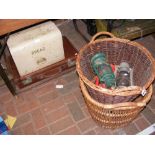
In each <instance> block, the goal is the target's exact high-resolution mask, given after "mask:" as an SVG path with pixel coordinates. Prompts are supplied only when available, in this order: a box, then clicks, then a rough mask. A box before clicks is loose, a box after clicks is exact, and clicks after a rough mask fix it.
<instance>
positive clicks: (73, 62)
mask: <svg viewBox="0 0 155 155" xmlns="http://www.w3.org/2000/svg"><path fill="white" fill-rule="evenodd" d="M67 64H68V67H72V66H74V65H75V60H71V59H68V61H67Z"/></svg>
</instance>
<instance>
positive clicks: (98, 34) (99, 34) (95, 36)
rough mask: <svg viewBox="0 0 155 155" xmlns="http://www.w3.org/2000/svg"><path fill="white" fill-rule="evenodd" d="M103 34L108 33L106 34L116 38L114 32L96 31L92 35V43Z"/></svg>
mask: <svg viewBox="0 0 155 155" xmlns="http://www.w3.org/2000/svg"><path fill="white" fill-rule="evenodd" d="M101 35H106V36H110V37H111V38H116V37H115V36H114V35H113V34H112V33H110V32H99V33H96V34H95V35H94V36H93V37H92V39H91V41H90V43H92V42H94V41H95V40H96V39H97V38H98V37H99V36H101Z"/></svg>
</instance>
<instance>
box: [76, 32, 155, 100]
mask: <svg viewBox="0 0 155 155" xmlns="http://www.w3.org/2000/svg"><path fill="white" fill-rule="evenodd" d="M100 35H108V36H110V37H111V38H101V39H97V40H96V38H98V37H99V36H100ZM98 51H103V52H104V53H105V54H106V56H107V59H108V62H109V63H111V64H115V65H119V64H120V63H121V62H122V61H126V62H128V63H129V65H130V66H131V68H133V75H134V76H133V82H134V86H130V87H126V88H120V89H114V90H110V89H106V88H101V87H99V86H96V85H95V84H94V83H93V82H92V79H93V78H94V76H95V74H94V72H93V69H92V67H91V61H90V60H91V58H92V56H93V55H94V54H96V53H97V52H98ZM76 70H77V72H78V74H79V76H80V78H81V79H82V80H83V82H84V83H85V84H86V87H87V90H88V92H89V93H90V95H91V96H92V98H93V99H95V100H97V101H98V102H101V103H120V102H128V101H132V100H134V99H135V98H136V97H137V96H138V95H139V94H141V93H142V91H143V90H146V89H147V88H148V87H149V86H150V85H151V83H152V82H153V80H154V77H155V62H154V58H153V57H152V55H151V54H150V52H149V51H148V50H147V49H146V48H144V47H143V46H142V45H140V44H138V43H136V42H133V41H130V40H126V39H119V38H116V37H115V36H114V35H113V34H111V33H109V32H100V33H97V34H96V35H95V36H94V37H93V38H92V40H91V41H90V43H89V44H87V45H85V46H84V47H83V48H82V49H81V50H80V51H79V54H78V56H77V61H76Z"/></svg>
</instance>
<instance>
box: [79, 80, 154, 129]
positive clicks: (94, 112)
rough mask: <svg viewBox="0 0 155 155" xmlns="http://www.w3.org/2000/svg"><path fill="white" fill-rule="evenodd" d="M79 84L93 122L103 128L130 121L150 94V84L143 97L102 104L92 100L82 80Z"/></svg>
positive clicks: (121, 124) (148, 98)
mask: <svg viewBox="0 0 155 155" xmlns="http://www.w3.org/2000/svg"><path fill="white" fill-rule="evenodd" d="M80 86H81V90H82V93H83V95H84V98H85V101H86V105H87V108H88V110H89V112H90V114H91V116H92V118H93V120H94V121H95V122H97V124H99V125H100V126H103V127H105V128H112V129H114V128H119V127H123V126H125V125H127V124H128V123H130V122H131V121H132V120H133V119H134V118H136V116H137V115H138V114H139V113H140V111H141V110H142V109H143V108H144V107H145V106H146V104H147V102H148V101H149V100H150V98H151V95H152V92H153V90H152V85H151V86H150V87H149V88H148V90H147V94H146V95H145V96H144V97H141V96H140V97H138V98H137V99H136V101H134V102H124V103H118V104H106V103H105V104H102V103H99V102H97V101H96V100H94V99H93V98H92V97H91V96H90V95H89V93H88V91H87V89H86V87H85V85H84V83H83V81H82V80H81V79H80Z"/></svg>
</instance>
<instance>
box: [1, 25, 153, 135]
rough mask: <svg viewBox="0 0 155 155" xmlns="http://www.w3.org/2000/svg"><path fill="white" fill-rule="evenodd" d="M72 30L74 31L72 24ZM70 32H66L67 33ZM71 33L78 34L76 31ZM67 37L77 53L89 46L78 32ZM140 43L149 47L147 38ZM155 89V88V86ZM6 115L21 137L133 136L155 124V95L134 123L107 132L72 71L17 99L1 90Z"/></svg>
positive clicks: (4, 89) (3, 109)
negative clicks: (93, 114) (89, 107)
mask: <svg viewBox="0 0 155 155" xmlns="http://www.w3.org/2000/svg"><path fill="white" fill-rule="evenodd" d="M70 28H73V27H72V25H71V24H70ZM67 29H68V28H64V31H65V30H67ZM71 31H72V32H73V33H74V32H75V31H74V30H73V29H72V30H71ZM63 33H64V34H66V35H68V36H69V39H70V40H71V42H72V43H73V44H74V45H75V47H76V48H77V49H80V48H81V46H82V45H84V44H85V42H84V41H81V40H82V39H81V38H80V36H79V35H77V34H76V32H75V33H74V35H73V36H74V37H75V38H74V39H72V37H73V36H72V35H71V34H70V33H67V32H63ZM76 35H77V36H76ZM149 39H151V42H152V37H151V36H147V39H146V40H147V41H149ZM77 40H79V41H77ZM140 41H142V43H143V44H144V45H145V37H144V38H142V39H141V40H139V42H140ZM149 45H150V44H149ZM154 45H155V44H154ZM154 45H153V46H154ZM150 46H151V45H150ZM150 46H148V43H147V48H150V51H154V50H152V49H151V47H150ZM56 84H63V85H64V88H62V89H57V88H56V87H55V86H56ZM153 86H154V88H155V84H154V85H153ZM3 113H5V114H8V115H12V116H14V117H16V118H17V121H16V123H15V125H14V127H13V129H12V130H11V133H12V134H17V135H23V134H26V135H33V134H37V135H38V134H39V135H48V134H54V135H55V134H60V135H96V134H97V135H113V134H117V135H124V134H126V135H130V134H137V133H138V132H140V131H141V130H143V129H145V128H147V127H148V126H150V125H151V124H153V123H155V93H153V97H152V99H151V101H150V102H149V103H148V105H147V106H146V108H145V109H144V110H143V111H142V112H141V114H140V115H139V116H138V118H136V119H135V120H134V121H133V122H132V123H130V124H129V125H127V126H126V127H123V128H121V129H115V130H111V129H105V128H103V127H100V126H98V125H97V124H96V123H95V122H94V121H93V120H92V118H91V116H90V114H89V112H88V110H87V107H86V105H85V101H84V98H83V95H82V93H81V90H80V88H79V81H78V76H77V74H76V72H75V71H72V72H70V73H68V74H66V75H63V76H61V77H59V78H57V79H53V80H49V81H47V82H44V83H42V82H39V83H38V84H37V85H36V86H35V87H32V88H29V89H27V90H23V91H22V92H21V93H19V94H18V96H17V97H14V96H12V95H11V93H10V92H9V91H8V89H7V87H6V86H5V85H3V86H1V87H0V114H3Z"/></svg>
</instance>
